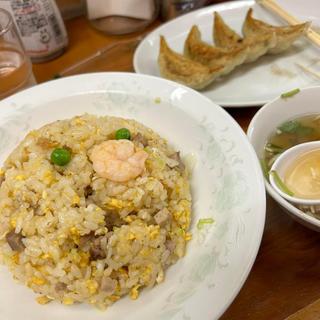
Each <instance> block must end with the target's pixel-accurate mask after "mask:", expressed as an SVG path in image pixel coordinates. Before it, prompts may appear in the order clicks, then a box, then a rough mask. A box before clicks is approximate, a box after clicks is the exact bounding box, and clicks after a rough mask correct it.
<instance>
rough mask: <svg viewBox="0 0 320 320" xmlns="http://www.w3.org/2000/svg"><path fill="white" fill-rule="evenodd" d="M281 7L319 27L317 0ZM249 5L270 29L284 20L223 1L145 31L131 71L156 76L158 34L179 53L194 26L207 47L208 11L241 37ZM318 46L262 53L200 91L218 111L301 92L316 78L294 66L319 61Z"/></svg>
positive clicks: (248, 1) (301, 43)
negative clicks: (283, 94) (217, 106)
mask: <svg viewBox="0 0 320 320" xmlns="http://www.w3.org/2000/svg"><path fill="white" fill-rule="evenodd" d="M278 2H279V4H280V5H281V6H283V7H284V8H285V9H286V10H288V11H289V12H290V13H292V14H293V15H294V16H295V17H297V18H298V19H300V20H301V21H310V20H312V22H313V27H317V26H320V10H319V1H318V0H308V3H307V5H306V4H304V3H303V2H302V1H301V0H279V1H278ZM250 7H253V8H254V16H255V17H257V18H258V19H262V20H263V21H265V22H268V23H271V24H274V25H283V24H284V22H283V21H282V20H281V19H279V18H277V17H275V15H274V14H271V13H270V12H268V11H267V10H266V9H264V8H262V7H261V6H259V5H258V4H256V2H255V1H253V0H244V1H228V2H225V3H221V4H215V5H212V6H209V7H205V8H203V9H200V10H196V11H192V12H191V13H188V14H186V15H183V16H181V17H179V18H176V19H174V20H172V21H169V22H168V23H165V24H163V25H161V26H160V27H158V28H157V29H156V30H154V31H153V32H151V33H150V34H149V35H148V36H147V37H146V38H145V39H144V40H143V41H142V42H141V43H140V45H139V46H138V48H137V49H136V51H135V54H134V69H135V71H136V72H137V73H142V74H149V75H154V76H158V77H159V76H160V73H159V68H158V63H157V59H158V54H159V37H160V35H164V36H165V37H166V39H167V40H168V44H169V45H170V47H171V48H172V49H173V50H176V51H177V52H180V53H182V52H183V46H184V41H185V39H186V37H187V34H188V32H189V30H190V28H191V27H192V26H193V25H195V24H196V25H198V26H199V28H200V31H201V33H202V37H203V40H204V41H206V42H208V43H212V25H213V12H214V11H218V12H219V13H220V14H221V15H222V17H223V19H224V20H225V22H226V23H227V24H228V25H230V26H231V27H232V28H233V29H234V30H235V31H237V32H238V33H239V34H241V28H242V24H243V21H244V19H245V15H246V13H247V10H248V9H249V8H250ZM319 52H320V51H319V48H317V47H315V46H313V45H312V44H311V43H310V42H308V41H307V40H305V39H303V38H302V39H300V40H298V41H296V42H295V43H294V45H293V46H292V48H291V49H290V50H288V51H286V52H284V53H282V54H279V55H266V56H263V57H261V58H260V59H259V60H258V61H256V62H254V63H248V64H245V65H242V66H239V67H238V68H236V69H235V70H234V71H233V72H231V73H230V74H229V75H227V76H225V77H223V78H221V80H220V81H215V82H214V83H212V84H211V85H210V86H209V87H207V88H206V89H205V90H202V91H201V93H202V94H204V95H205V96H206V97H208V98H209V99H211V100H212V101H214V102H215V103H217V104H219V105H221V106H224V107H249V106H261V105H263V104H265V103H267V102H269V101H271V100H273V99H274V98H276V97H277V96H279V95H280V94H281V93H282V92H287V91H290V90H292V89H295V88H297V87H299V88H304V87H310V86H314V85H316V84H319V83H320V82H319V79H317V78H315V77H313V76H310V75H309V74H307V73H305V72H304V71H302V69H301V67H299V66H298V65H297V63H299V64H301V65H304V66H310V65H311V64H313V67H312V68H314V67H317V66H316V61H319Z"/></svg>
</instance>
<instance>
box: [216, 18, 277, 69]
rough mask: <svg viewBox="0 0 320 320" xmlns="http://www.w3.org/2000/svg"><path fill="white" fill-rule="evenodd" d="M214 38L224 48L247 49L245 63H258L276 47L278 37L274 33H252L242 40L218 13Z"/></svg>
mask: <svg viewBox="0 0 320 320" xmlns="http://www.w3.org/2000/svg"><path fill="white" fill-rule="evenodd" d="M213 37H214V41H215V43H216V44H217V45H218V46H221V47H223V48H238V47H243V46H245V47H247V48H248V50H247V57H246V59H245V63H248V62H253V61H256V60H257V59H258V58H260V57H261V56H263V55H265V54H266V53H267V52H269V51H270V50H271V49H272V48H274V47H275V45H276V35H275V33H274V32H272V31H270V32H267V33H263V34H262V33H259V34H255V33H251V34H250V35H247V36H246V37H245V38H243V39H242V38H241V37H240V36H239V35H238V34H237V33H236V32H235V31H234V30H232V29H231V28H230V27H229V26H228V25H227V24H226V23H225V22H224V21H223V19H222V17H221V16H220V15H219V14H218V13H217V12H215V14H214V29H213Z"/></svg>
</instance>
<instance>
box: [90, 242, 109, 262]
mask: <svg viewBox="0 0 320 320" xmlns="http://www.w3.org/2000/svg"><path fill="white" fill-rule="evenodd" d="M102 238H103V237H98V238H95V239H94V240H93V241H92V243H91V247H90V256H91V259H92V260H100V259H105V258H106V253H105V251H104V250H103V248H102V246H101V240H102Z"/></svg>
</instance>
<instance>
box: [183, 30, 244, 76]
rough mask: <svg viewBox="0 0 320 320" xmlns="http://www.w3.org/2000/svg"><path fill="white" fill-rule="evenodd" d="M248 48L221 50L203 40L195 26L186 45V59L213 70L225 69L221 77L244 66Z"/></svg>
mask: <svg viewBox="0 0 320 320" xmlns="http://www.w3.org/2000/svg"><path fill="white" fill-rule="evenodd" d="M247 50H248V49H247V47H246V46H238V47H233V48H230V49H229V48H219V47H214V46H211V45H209V44H207V43H205V42H203V41H202V40H201V33H200V31H199V28H198V27H197V26H193V27H192V28H191V30H190V32H189V35H188V37H187V39H186V41H185V44H184V54H185V56H186V57H188V58H190V59H192V60H194V61H197V62H200V63H202V64H204V65H207V66H209V67H213V68H219V67H220V66H222V67H223V69H222V70H221V71H220V73H221V75H224V74H227V73H229V72H231V71H232V70H233V69H234V68H235V67H236V66H238V65H240V64H242V63H243V62H244V61H245V60H246V57H247Z"/></svg>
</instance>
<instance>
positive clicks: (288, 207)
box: [247, 86, 320, 232]
mask: <svg viewBox="0 0 320 320" xmlns="http://www.w3.org/2000/svg"><path fill="white" fill-rule="evenodd" d="M285 96H286V95H285ZM319 101H320V86H316V87H310V88H306V89H302V90H300V91H299V92H298V93H297V94H295V95H292V96H290V95H289V97H279V98H276V99H275V100H273V101H271V102H269V103H267V104H266V105H265V106H263V107H262V108H261V109H260V110H259V111H258V112H257V113H256V115H255V116H254V117H253V119H252V120H251V122H250V125H249V128H248V132H247V135H248V138H249V141H250V142H251V144H252V145H253V147H254V149H255V151H256V153H257V156H258V157H259V158H260V159H262V158H263V154H264V148H265V145H266V143H267V141H268V139H269V138H270V136H271V135H272V134H273V133H274V132H275V131H276V129H277V127H279V126H280V125H281V124H283V123H284V122H286V121H289V120H292V119H296V118H300V117H303V116H306V115H310V114H319V115H320V102H319ZM264 181H265V186H266V190H267V192H268V194H269V195H270V196H271V197H272V198H273V199H274V200H275V201H276V202H277V203H278V204H279V205H280V206H281V207H282V208H283V209H284V210H285V211H286V212H287V213H288V214H289V215H290V216H291V217H292V218H293V219H295V220H296V221H298V222H299V223H301V224H302V225H304V226H306V227H309V228H311V229H313V230H315V231H318V232H319V231H320V220H319V219H318V218H317V217H316V216H314V215H312V214H311V213H306V212H304V211H302V210H300V209H299V208H298V207H297V205H296V204H293V203H292V202H290V201H289V200H288V199H286V198H284V197H283V196H282V195H280V193H278V192H277V190H276V189H275V188H274V187H273V186H272V185H271V184H270V182H269V180H268V179H266V178H265V180H264Z"/></svg>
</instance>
